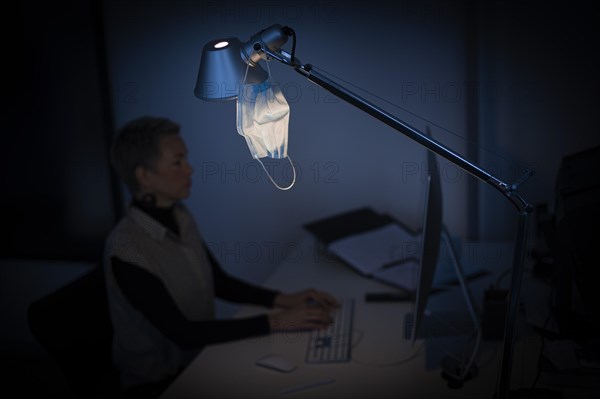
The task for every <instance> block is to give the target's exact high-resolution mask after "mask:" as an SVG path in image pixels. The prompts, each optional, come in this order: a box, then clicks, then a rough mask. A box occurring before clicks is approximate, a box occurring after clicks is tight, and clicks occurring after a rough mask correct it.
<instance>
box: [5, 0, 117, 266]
mask: <svg viewBox="0 0 600 399" xmlns="http://www.w3.org/2000/svg"><path fill="white" fill-rule="evenodd" d="M21 18H22V21H23V25H22V27H23V39H24V46H23V47H22V49H23V65H22V69H21V70H20V71H19V74H18V75H17V76H19V77H20V78H21V79H20V80H19V81H18V85H17V86H18V90H17V96H16V97H15V98H14V103H15V104H18V105H19V106H18V109H12V108H11V109H10V119H11V121H12V122H13V123H14V125H12V124H11V126H14V127H11V131H8V132H4V133H3V136H4V137H3V138H4V142H5V143H6V142H7V141H8V144H7V146H6V147H4V148H5V149H8V151H3V156H2V161H1V162H2V171H3V172H2V177H1V179H2V180H1V182H0V185H1V187H2V192H3V195H2V202H1V203H0V206H1V207H2V209H3V210H4V212H5V219H4V220H5V222H4V223H3V226H4V227H5V230H8V232H9V240H8V242H6V241H4V242H3V244H2V248H1V253H0V256H1V257H2V258H36V259H69V260H82V259H98V256H99V255H100V253H101V248H102V245H103V240H104V237H105V235H106V233H107V232H108V230H109V229H110V228H111V227H112V224H113V223H114V220H115V212H114V210H113V197H112V193H113V191H112V190H111V184H112V181H111V175H110V169H109V165H108V162H107V146H106V144H107V137H110V135H111V133H110V132H111V131H112V126H111V125H112V123H111V119H110V108H109V107H108V103H107V100H108V98H109V96H108V92H107V91H108V90H109V89H108V84H107V79H106V76H107V75H106V70H105V60H104V48H103V32H102V23H101V22H102V20H101V18H102V14H101V2H99V1H83V2H81V1H70V2H62V3H58V4H57V3H55V2H41V1H39V2H33V3H31V2H30V3H27V4H26V5H22V8H21ZM5 145H6V144H5Z"/></svg>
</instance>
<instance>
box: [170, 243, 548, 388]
mask: <svg viewBox="0 0 600 399" xmlns="http://www.w3.org/2000/svg"><path fill="white" fill-rule="evenodd" d="M314 244H315V243H314V241H313V240H312V238H308V239H306V240H305V241H304V242H303V243H302V245H301V247H300V248H301V251H302V253H301V254H300V255H299V256H298V257H294V259H293V260H290V261H287V262H284V264H282V265H281V267H279V268H278V269H277V270H276V272H275V273H274V274H273V275H272V276H271V277H270V278H269V280H268V281H267V282H266V284H265V285H266V286H268V287H271V288H276V289H281V290H285V291H295V290H300V289H304V288H307V287H314V288H318V289H324V290H327V291H329V292H331V293H332V294H334V295H336V296H337V297H345V296H350V297H354V298H355V302H356V303H355V316H354V331H355V332H357V331H358V332H359V334H355V335H360V336H361V337H355V346H354V348H353V354H352V356H353V361H352V362H350V363H342V364H323V365H321V364H318V365H314V364H305V363H304V359H305V352H306V348H307V344H308V333H307V332H288V333H274V334H271V335H269V336H265V337H259V338H253V339H246V340H241V341H235V342H230V343H225V344H219V345H214V346H210V347H207V348H205V349H204V350H203V351H202V353H200V355H199V356H198V357H197V358H196V359H194V361H193V362H192V363H191V364H190V365H189V366H188V367H187V368H186V369H185V370H184V371H183V372H182V373H181V375H180V376H179V377H178V378H177V379H176V380H175V381H174V383H173V384H172V385H171V386H170V387H169V388H168V389H167V390H166V391H165V392H164V394H163V395H162V397H161V399H175V398H176V399H184V398H203V399H209V398H218V399H234V398H257V399H269V398H281V397H284V398H285V397H290V398H328V399H332V398H340V399H353V398H360V399H365V398H376V399H384V398H394V399H398V398H407V399H412V398H427V399H430V398H473V399H481V398H492V396H493V392H494V387H495V384H496V379H497V370H498V364H499V360H500V358H501V356H500V350H499V348H500V347H501V345H500V343H499V342H495V341H494V342H484V343H483V344H482V348H481V352H480V355H479V357H478V362H479V363H487V365H485V366H484V367H482V368H481V369H480V372H479V375H478V376H477V377H476V378H474V379H473V380H471V381H468V382H467V383H465V385H464V387H463V388H462V389H458V390H455V389H450V388H448V387H447V383H446V381H445V380H444V379H442V378H441V376H440V373H441V369H440V368H439V367H437V368H435V369H431V370H426V357H427V356H426V349H425V348H423V349H422V350H421V351H420V352H418V353H416V356H413V358H412V360H409V361H406V362H404V363H402V364H397V365H394V366H387V367H385V366H377V365H382V364H386V363H392V362H397V361H398V360H402V359H405V358H408V357H410V356H411V355H415V350H416V349H417V348H418V347H419V345H421V344H422V343H423V341H417V344H416V346H415V347H413V346H411V345H410V343H409V342H407V341H405V340H403V338H402V337H403V319H404V315H405V314H406V313H407V312H410V311H411V310H412V306H413V305H412V303H410V302H396V303H365V301H364V294H365V293H366V292H369V291H382V290H390V287H389V286H386V285H384V284H382V283H379V282H376V281H373V280H370V279H366V278H364V277H361V276H359V275H358V274H356V273H355V272H353V271H351V270H350V269H349V268H348V267H347V266H345V265H343V264H341V263H339V262H337V261H335V260H333V259H332V258H331V257H328V256H326V255H324V254H322V253H319V251H317V249H316V247H315V245H314ZM504 248H507V247H506V246H505V247H504ZM502 256H503V257H506V260H507V264H506V265H505V266H510V260H511V256H512V249H511V248H510V247H508V253H506V254H502ZM503 261H504V260H502V262H500V263H503ZM490 281H492V280H491V277H483V278H481V279H479V280H477V281H475V282H474V283H472V284H471V285H470V287H471V288H472V289H473V292H474V295H475V298H476V300H477V301H478V302H479V306H480V305H481V298H482V296H481V295H482V294H481V293H482V292H483V289H484V288H485V287H487V286H488V285H489V283H490ZM456 295H458V296H459V298H458V302H457V303H458V304H460V305H461V306H462V308H461V309H456V310H458V311H464V312H465V314H467V313H466V312H467V308H466V305H464V301H462V297H460V295H461V294H460V290H459V289H455V290H451V291H448V292H443V293H438V294H436V295H434V296H433V297H432V299H435V301H436V302H437V303H444V302H446V300H450V298H452V296H456ZM455 299H456V298H454V300H455ZM461 301H462V302H461ZM264 311H265V310H264V309H262V308H256V307H250V306H248V307H244V308H242V309H241V311H240V314H239V316H247V315H251V314H256V313H261V312H264ZM500 349H501V348H500ZM516 350H518V348H516ZM271 353H277V354H284V355H286V356H288V357H290V358H292V359H293V360H294V361H295V362H296V364H297V365H298V367H297V368H296V370H294V371H293V372H291V373H287V374H286V373H281V372H277V371H271V370H268V369H265V368H262V367H258V366H255V364H254V363H255V361H256V360H257V359H258V358H260V357H262V356H264V355H266V354H271ZM515 359H517V360H518V361H515V365H514V369H513V372H514V374H513V375H514V376H516V377H517V378H515V377H513V386H514V382H517V383H518V382H519V381H522V380H524V377H523V376H524V375H526V374H528V375H527V377H526V378H525V379H526V380H527V381H531V380H532V379H533V377H534V374H535V369H534V368H533V369H532V366H534V365H535V362H536V357H533V358H532V359H530V360H529V361H524V360H523V359H522V358H521V357H519V356H518V355H517V356H516V357H515ZM367 364H372V365H367ZM528 368H529V372H527V370H528ZM325 379H334V380H335V382H333V383H332V384H327V385H323V386H320V387H318V388H314V389H308V390H304V391H301V392H296V393H292V394H288V395H283V396H282V395H281V394H280V392H281V390H282V389H285V388H289V387H292V386H296V385H301V384H310V383H312V382H316V381H320V380H325Z"/></svg>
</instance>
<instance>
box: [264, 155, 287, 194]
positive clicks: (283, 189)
mask: <svg viewBox="0 0 600 399" xmlns="http://www.w3.org/2000/svg"><path fill="white" fill-rule="evenodd" d="M286 158H287V159H288V161H290V165H292V172H293V173H294V177H293V178H292V182H291V183H290V185H289V186H287V187H281V186H280V185H279V184H277V183H276V182H275V180H273V177H271V174H270V173H269V171H268V170H267V168H265V165H264V164H263V162H262V161H261V160H260V158H259V157H257V156H255V157H254V159H256V160H257V161H258V162H259V163H260V166H262V168H263V170H264V171H265V173H266V174H267V176H268V177H269V180H271V183H273V185H274V186H275V187H277V188H278V189H280V190H281V191H286V190H289V189H290V188H292V186H293V185H294V183H296V167H295V166H294V163H293V162H292V158H290V156H289V155H288V156H287V157H286Z"/></svg>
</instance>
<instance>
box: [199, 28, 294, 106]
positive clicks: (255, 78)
mask: <svg viewBox="0 0 600 399" xmlns="http://www.w3.org/2000/svg"><path fill="white" fill-rule="evenodd" d="M288 35H289V32H288V31H287V29H286V28H285V27H282V26H281V25H272V26H270V27H269V28H267V29H264V30H262V31H260V32H258V33H256V34H255V35H253V36H252V37H251V38H250V40H248V41H247V42H245V43H242V42H240V40H239V39H237V38H235V37H227V38H223V39H216V40H212V41H210V42H208V43H206V44H205V45H204V48H203V50H202V58H201V60H200V69H199V70H198V79H197V80H196V87H195V89H194V94H195V95H196V97H198V98H199V99H201V100H206V101H224V100H234V99H236V98H237V96H238V92H239V87H240V84H242V83H261V82H264V81H265V80H266V79H267V77H268V74H267V72H266V71H265V70H264V69H262V68H261V67H260V65H258V62H259V61H260V60H261V59H266V57H267V56H266V55H265V53H264V52H262V51H260V50H261V49H263V48H268V49H269V50H271V51H278V50H279V49H280V48H281V46H282V45H283V44H285V42H286V41H287V39H288ZM246 70H247V71H248V74H247V75H246ZM244 77H245V80H244Z"/></svg>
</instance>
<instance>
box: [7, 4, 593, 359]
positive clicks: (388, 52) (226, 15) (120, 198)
mask: <svg viewBox="0 0 600 399" xmlns="http://www.w3.org/2000/svg"><path fill="white" fill-rule="evenodd" d="M591 4H592V2H579V1H575V2H569V3H566V4H565V5H563V6H560V7H558V6H556V5H553V3H549V2H541V1H535V2H519V3H517V2H505V1H489V2H487V1H481V2H478V1H467V0H465V1H434V0H430V1H399V2H396V3H395V4H394V5H385V4H384V3H383V2H374V1H369V2H358V1H305V2H298V3H291V2H279V1H218V2H217V1H201V2H196V1H173V0H171V1H163V0H152V1H131V0H129V1H117V0H106V1H99V0H87V1H71V2H58V3H57V2H28V3H26V4H22V8H21V18H22V31H20V33H21V34H22V35H23V39H24V46H23V48H22V52H23V54H22V55H23V57H22V59H23V65H22V70H20V71H18V73H17V74H16V76H19V78H20V80H18V87H19V88H20V89H19V90H18V92H17V96H16V97H15V99H14V101H15V102H16V103H17V104H18V107H17V108H18V109H17V110H14V107H10V108H9V109H8V110H9V118H10V122H11V123H9V124H8V125H7V126H8V129H7V130H5V131H4V132H3V139H4V143H5V144H4V146H3V148H4V156H3V157H2V183H1V184H2V190H3V191H2V193H3V195H2V205H1V206H2V209H3V211H4V212H5V216H4V220H5V222H4V224H3V226H4V227H5V228H4V230H5V231H6V232H7V233H8V234H7V235H8V237H7V238H5V239H4V240H2V253H1V254H2V259H0V276H1V280H0V298H1V300H2V303H1V308H0V310H1V311H2V320H3V323H2V324H3V328H2V335H1V336H0V339H1V340H2V341H1V342H0V349H1V350H2V352H3V354H4V355H5V356H10V357H11V358H14V359H29V360H24V361H23V362H25V363H26V366H24V367H33V366H31V364H33V363H31V362H33V360H31V359H33V358H37V356H39V355H40V349H39V348H38V347H37V346H36V345H35V342H34V341H33V338H32V337H31V336H30V334H29V332H28V330H27V326H26V323H25V309H26V307H27V305H28V303H30V302H31V301H32V300H34V299H36V298H37V297H40V296H41V295H43V294H45V293H47V292H50V291H51V290H53V289H56V288H57V287H59V286H61V285H62V284H64V283H65V282H67V281H69V280H70V279H72V278H74V277H75V276H77V275H79V274H81V273H83V272H84V271H85V270H88V269H89V268H90V267H93V266H94V265H95V264H97V263H98V262H99V261H100V259H101V254H102V246H103V240H104V237H105V236H106V234H107V233H108V231H109V230H110V228H111V227H112V226H113V225H114V223H115V222H116V220H117V218H118V217H119V216H120V215H121V214H122V212H123V210H124V207H125V205H126V202H127V195H126V193H125V191H124V190H123V188H122V187H121V185H120V184H119V183H118V182H117V181H116V180H115V178H114V175H113V173H112V171H111V169H110V167H109V163H108V145H109V143H110V140H111V139H112V137H113V135H114V132H115V131H116V129H118V128H119V127H120V126H122V125H123V124H124V123H125V122H127V121H128V120H130V119H132V118H135V117H138V116H142V115H158V116H166V117H169V118H171V119H173V120H175V121H178V122H179V123H180V124H181V125H182V135H183V137H184V139H185V140H186V143H187V145H188V148H189V151H190V160H191V162H192V165H193V166H194V168H195V174H194V186H193V189H192V196H191V198H190V199H189V200H187V205H188V207H189V208H190V209H191V211H192V212H193V214H194V215H195V216H196V217H197V220H198V224H199V227H200V229H201V230H202V233H203V235H204V236H205V238H206V240H207V242H208V243H209V245H210V246H211V249H212V250H213V251H214V252H215V254H216V256H217V257H218V258H219V259H220V260H221V262H222V264H223V266H224V267H225V268H226V269H227V270H229V271H230V272H232V273H235V274H237V275H239V276H240V277H243V278H246V279H249V280H251V281H254V282H261V281H263V280H264V279H265V278H266V277H267V276H268V275H269V273H270V272H271V271H272V270H273V269H274V268H275V267H276V266H277V264H279V263H280V262H281V261H282V259H284V258H285V257H286V256H290V252H291V251H293V250H297V248H299V245H300V243H301V242H302V240H304V239H305V236H306V232H305V231H304V229H303V228H302V226H303V225H304V224H305V223H307V222H310V221H312V220H316V219H318V218H321V217H325V216H328V215H331V214H333V213H337V212H343V211H346V210H350V209H353V208H357V207H361V206H371V207H373V208H374V209H375V210H377V211H380V212H387V213H389V214H391V215H393V216H394V217H396V218H398V219H400V220H402V221H404V222H405V223H406V224H408V225H409V226H412V227H414V228H415V229H417V228H419V221H420V217H421V209H422V198H423V194H424V192H423V190H424V185H423V176H424V172H425V171H424V169H423V168H424V165H423V162H424V160H425V150H424V149H423V148H422V147H421V146H419V145H418V144H416V143H414V142H412V141H410V140H409V139H407V138H406V137H404V136H402V135H401V134H399V133H397V132H395V131H393V130H392V129H391V128H389V127H387V126H385V125H383V124H381V123H380V122H378V121H377V120H375V119H373V118H371V117H369V116H367V115H366V114H363V113H362V112H361V111H359V110H357V109H354V108H352V107H351V106H350V105H348V104H346V103H344V102H342V101H341V100H338V99H336V98H335V97H333V96H332V95H330V94H328V93H327V92H325V91H324V90H323V89H319V88H318V87H316V86H314V85H313V84H312V83H310V82H308V81H307V80H306V79H304V78H303V77H302V76H300V75H299V74H297V73H296V72H294V71H293V70H291V69H289V68H287V67H285V66H283V65H281V64H278V63H277V64H276V63H271V64H270V67H271V72H272V75H273V78H274V79H275V80H277V81H279V82H280V83H281V85H282V87H283V90H284V94H285V95H286V97H287V99H288V102H289V103H290V106H291V117H290V126H289V154H290V156H291V157H292V158H293V159H294V161H295V163H296V165H297V168H298V172H299V178H298V181H297V182H296V186H295V187H294V188H292V189H291V190H289V191H288V192H281V191H278V190H276V189H275V188H274V187H273V186H272V185H271V183H270V182H269V181H268V179H267V177H266V176H265V175H264V173H261V170H260V168H258V167H257V164H256V163H255V161H253V160H252V158H251V156H250V153H249V151H248V148H247V146H246V143H245V141H244V140H243V138H242V137H240V136H239V135H238V133H237V131H236V129H235V102H227V103H205V102H202V101H200V100H199V99H197V98H195V97H194V95H193V88H194V85H195V79H196V74H197V69H198V65H199V61H200V53H201V50H202V46H203V45H204V43H205V42H207V41H208V40H211V39H214V38H218V37H226V36H236V37H238V38H240V39H241V40H242V41H245V40H248V39H249V38H250V36H251V35H252V34H254V33H255V32H257V31H259V30H261V29H263V28H266V27H268V26H269V25H271V24H273V23H281V24H283V25H289V26H291V27H293V28H294V30H295V31H296V34H297V37H298V41H297V48H296V55H297V57H298V58H300V60H302V61H303V62H305V63H311V64H314V65H315V66H317V67H320V68H322V70H324V71H326V72H328V73H330V74H332V75H334V76H335V77H336V78H339V79H340V82H343V84H348V85H350V87H351V88H353V89H354V90H357V92H358V93H359V94H361V95H363V96H365V97H366V98H367V99H369V100H371V101H373V102H375V103H376V104H377V105H380V106H381V107H382V108H384V109H386V110H388V111H389V112H391V113H393V114H395V115H397V116H398V117H399V118H400V119H403V120H405V121H406V122H407V123H409V124H410V125H412V126H414V127H416V128H418V129H421V130H425V129H426V128H427V127H429V128H430V129H431V132H432V134H433V137H434V138H435V139H437V140H438V141H440V142H442V143H443V144H445V145H447V146H448V147H450V148H452V149H453V150H455V151H456V152H458V153H459V154H461V155H464V156H466V157H468V158H469V159H471V160H473V161H474V162H475V163H478V164H479V165H482V166H483V167H484V168H486V169H488V170H490V171H491V172H492V173H494V174H496V175H497V176H498V177H500V178H501V179H503V180H505V181H508V182H512V181H514V180H515V179H517V178H518V177H519V176H520V175H521V173H522V172H523V171H524V170H525V169H527V168H532V169H535V171H536V174H535V175H534V176H533V177H532V178H530V180H528V181H527V182H526V183H525V184H524V185H523V188H522V194H523V195H524V196H525V197H526V198H527V199H528V201H529V202H531V203H533V204H540V203H547V204H548V205H549V206H550V207H552V206H553V205H554V199H555V182H556V176H557V173H558V170H559V167H560V163H561V160H562V158H563V157H564V156H566V155H569V154H573V153H576V152H578V151H582V150H585V149H588V148H591V147H594V146H597V145H598V144H600V130H599V128H598V124H597V114H596V112H597V109H598V105H599V100H598V98H599V97H598V92H599V89H600V84H599V80H600V79H599V78H598V76H597V71H598V70H600V68H599V62H598V58H597V57H596V55H595V53H596V52H597V48H598V30H597V21H598V18H597V13H596V12H595V11H593V10H592V5H591ZM9 78H10V77H9ZM355 86H356V87H358V88H355ZM271 166H272V168H273V169H272V170H273V171H274V172H275V177H276V178H281V179H285V178H286V177H289V169H286V168H285V167H284V166H285V164H284V163H276V162H272V163H271ZM440 173H441V174H442V182H443V190H444V215H445V216H444V222H445V224H446V225H447V226H448V228H449V230H450V231H451V233H452V234H453V235H455V236H456V237H457V238H460V239H463V240H507V239H512V238H513V236H514V232H515V228H516V224H515V222H516V217H515V215H514V209H513V208H512V207H511V206H510V205H509V204H508V202H507V201H506V200H505V199H504V198H501V196H500V195H499V194H498V193H497V192H496V191H495V190H493V189H491V188H490V187H489V186H486V185H484V184H482V183H480V182H478V181H476V180H475V179H474V178H473V177H470V176H467V175H466V174H465V173H464V172H461V171H460V170H458V169H457V168H456V167H454V166H453V165H451V164H450V163H448V162H447V161H445V160H441V159H440ZM531 234H534V233H531ZM220 306H221V307H220V311H221V314H231V312H232V311H233V308H230V307H228V306H226V305H224V304H221V305H220Z"/></svg>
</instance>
